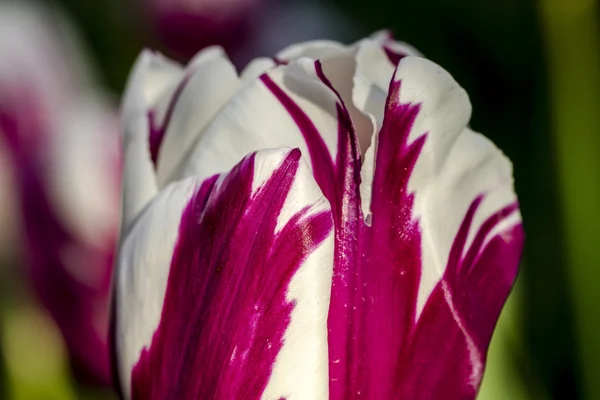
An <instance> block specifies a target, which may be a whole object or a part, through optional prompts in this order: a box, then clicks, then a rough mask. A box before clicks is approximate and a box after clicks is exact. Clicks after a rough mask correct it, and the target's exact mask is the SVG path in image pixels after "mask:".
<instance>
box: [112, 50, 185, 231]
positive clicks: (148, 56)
mask: <svg viewBox="0 0 600 400" xmlns="http://www.w3.org/2000/svg"><path fill="white" fill-rule="evenodd" d="M180 76H181V71H180V70H179V69H178V68H177V67H176V66H175V65H174V64H172V63H171V62H169V61H167V60H166V59H164V58H163V57H162V56H160V55H154V54H153V53H151V52H149V51H143V52H142V54H140V56H139V57H138V59H137V61H136V63H135V65H134V67H133V71H132V73H131V76H130V77H129V82H128V83H127V88H126V89H125V95H124V98H123V105H122V110H123V111H122V113H123V131H124V132H123V152H124V165H123V212H122V229H123V230H127V229H128V227H129V225H130V224H131V222H132V221H133V220H134V219H135V217H136V216H137V214H138V213H139V212H140V211H141V210H142V209H143V208H144V207H145V206H146V204H147V203H148V201H150V199H152V198H153V197H154V196H155V195H156V193H157V190H158V185H157V182H156V174H155V172H154V164H153V163H152V159H151V157H150V146H149V138H148V135H149V132H150V130H149V129H150V127H149V121H148V111H149V108H150V107H152V106H154V105H155V104H156V103H157V102H158V101H159V99H160V97H161V95H164V94H165V92H167V91H169V90H170V88H171V87H172V86H173V85H174V83H175V82H176V81H177V79H178V78H179V77H180Z"/></svg>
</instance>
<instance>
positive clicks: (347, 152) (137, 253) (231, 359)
mask: <svg viewBox="0 0 600 400" xmlns="http://www.w3.org/2000/svg"><path fill="white" fill-rule="evenodd" d="M123 104H124V106H123V120H124V147H125V160H124V175H123V176H124V193H123V199H124V204H123V219H122V224H123V225H122V232H123V235H122V237H121V243H120V248H119V259H118V262H117V266H118V267H117V268H118V269H117V271H116V278H115V289H116V290H115V295H116V313H115V316H116V325H115V326H116V329H115V335H116V337H115V341H116V350H117V351H116V355H117V361H118V363H117V364H118V367H119V377H120V380H121V389H122V391H123V394H124V395H125V398H132V399H157V400H158V399H163V398H165V397H169V396H173V397H176V398H199V399H212V398H219V399H220V398H223V399H237V398H244V399H257V398H276V399H278V398H301V399H315V400H316V399H323V400H325V399H336V400H338V399H339V400H342V399H343V400H348V399H359V398H367V399H389V398H408V399H415V398H432V399H440V398H452V399H458V398H460V399H469V398H474V397H475V396H476V394H477V390H478V389H479V385H480V382H481V379H482V376H483V371H484V368H485V364H486V354H487V349H488V345H489V342H490V338H491V335H492V332H493V330H494V327H495V324H496V321H497V318H498V315H499V313H500V310H501V308H502V306H503V304H504V301H505V300H506V298H507V296H508V293H509V292H510V290H511V288H512V284H513V282H514V279H515V277H516V274H517V268H518V264H519V259H520V254H521V248H522V245H523V231H522V225H521V215H520V211H519V208H518V204H517V199H516V194H515V192H514V189H513V179H512V166H511V163H510V161H509V160H508V159H507V158H506V157H505V156H504V155H503V154H502V153H501V152H500V151H499V150H498V149H497V148H496V147H495V146H494V145H493V143H492V142H491V141H489V140H488V139H486V138H485V137H484V136H482V135H481V134H478V133H476V132H474V131H472V130H471V129H470V128H469V127H468V123H469V120H470V118H471V104H470V102H469V99H468V96H467V94H466V92H465V91H464V90H463V89H462V88H461V87H460V86H459V85H458V84H457V83H456V81H454V79H453V78H452V77H451V76H450V74H449V73H448V72H446V71H445V70H444V69H442V68H441V67H439V66H438V65H436V64H434V63H433V62H431V61H429V60H426V59H424V58H422V57H419V56H418V53H416V51H415V50H414V49H412V48H411V47H410V46H407V45H405V44H402V43H398V42H395V41H393V40H392V39H391V38H390V37H389V35H388V34H386V33H385V32H384V33H381V34H377V35H375V36H373V37H371V38H366V39H364V40H361V41H359V42H357V43H355V44H353V45H350V46H345V45H342V44H340V43H337V42H334V41H329V40H320V41H314V42H307V43H300V44H296V45H292V46H290V47H288V48H286V49H284V50H283V51H281V52H280V53H278V54H277V55H276V56H275V57H272V58H258V59H256V60H254V61H253V62H251V63H250V64H248V66H247V67H246V68H245V69H244V70H243V71H242V72H241V73H240V74H238V73H237V71H236V69H235V68H234V66H233V65H232V63H231V62H230V61H229V60H228V59H227V57H226V56H225V55H224V53H223V51H221V50H220V49H217V48H209V49H205V50H204V51H202V52H200V53H198V54H197V55H196V56H195V57H194V58H193V59H192V61H191V62H190V63H189V64H188V66H187V67H186V68H181V67H180V66H179V65H176V64H175V63H173V62H171V61H170V60H168V59H165V58H164V57H162V56H161V55H159V54H154V53H151V52H144V53H142V55H141V56H140V58H139V59H138V62H137V63H136V65H135V67H134V70H133V73H132V76H131V79H130V82H129V86H128V88H127V90H126V93H125V96H124V102H123ZM148 148H150V149H153V150H152V151H151V152H150V153H149V152H148Z"/></svg>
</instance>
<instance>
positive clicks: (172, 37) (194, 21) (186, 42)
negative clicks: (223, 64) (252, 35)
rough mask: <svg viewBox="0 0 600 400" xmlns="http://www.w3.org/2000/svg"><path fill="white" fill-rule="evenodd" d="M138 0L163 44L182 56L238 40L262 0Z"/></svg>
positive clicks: (233, 44) (237, 43) (244, 33)
mask: <svg viewBox="0 0 600 400" xmlns="http://www.w3.org/2000/svg"><path fill="white" fill-rule="evenodd" d="M138 1H140V4H141V6H142V7H144V10H146V12H147V13H148V17H149V20H150V22H151V24H152V26H153V28H154V30H155V32H156V34H157V35H158V36H159V38H160V39H161V40H162V41H163V42H164V44H165V45H166V46H167V47H168V48H169V49H171V50H173V51H174V52H176V53H178V54H180V55H182V56H191V55H193V54H194V53H195V52H196V51H198V49H201V48H204V47H206V46H210V45H213V44H219V45H222V46H225V47H227V48H231V47H235V46H236V45H239V44H242V43H243V40H241V39H242V37H244V36H245V35H246V33H247V32H246V30H247V28H248V26H249V23H250V22H251V21H252V19H253V11H255V9H256V7H257V6H258V5H259V4H260V3H261V2H262V1H263V0H138ZM144 3H145V4H144Z"/></svg>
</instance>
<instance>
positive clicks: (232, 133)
mask: <svg viewBox="0 0 600 400" xmlns="http://www.w3.org/2000/svg"><path fill="white" fill-rule="evenodd" d="M338 108H339V104H338V96H337V95H336V93H335V92H334V91H333V90H331V88H330V87H328V86H327V85H326V84H325V83H324V82H323V81H322V80H321V79H320V78H319V75H318V70H317V68H316V64H315V62H314V61H311V60H309V59H301V60H298V61H294V62H292V63H290V64H289V65H286V66H280V67H278V68H275V69H272V70H270V71H269V72H267V73H265V74H263V75H262V76H261V77H260V78H259V79H257V80H254V81H252V82H249V83H247V84H246V85H244V86H243V87H242V89H240V90H239V91H238V92H237V93H236V95H235V96H234V97H233V98H232V99H231V100H230V101H229V102H228V103H227V104H226V105H225V106H224V107H223V108H222V109H221V110H220V111H219V113H218V114H217V115H216V116H215V117H214V119H213V121H212V122H211V123H210V124H209V125H208V126H207V128H206V130H205V131H204V133H203V134H202V135H201V136H200V137H199V138H198V141H197V142H196V145H195V147H194V149H193V151H191V152H190V154H189V156H188V158H187V160H186V163H185V164H183V165H184V167H183V168H182V169H181V171H180V172H179V173H178V174H177V175H175V176H174V178H182V177H188V176H194V175H200V176H209V175H212V174H215V173H220V172H223V171H227V170H229V169H230V168H232V167H233V165H235V164H236V163H237V160H239V159H241V158H242V157H244V156H245V155H246V154H248V153H250V152H253V151H257V150H260V149H268V148H277V147H292V148H294V147H297V148H299V149H300V150H301V151H302V154H303V155H304V156H305V157H306V158H307V159H309V160H310V165H311V166H312V168H313V171H314V172H315V173H316V174H318V173H321V172H319V171H324V170H323V169H321V168H320V166H321V165H328V164H331V163H332V162H333V160H335V158H336V155H337V147H338V113H339V110H338ZM310 142H315V143H318V145H315V146H317V147H318V148H319V149H320V151H319V152H316V153H315V152H312V151H310V148H313V147H315V146H312V147H311V146H310V144H309V143H310ZM321 150H322V151H321ZM332 179H333V178H332ZM317 180H318V179H317Z"/></svg>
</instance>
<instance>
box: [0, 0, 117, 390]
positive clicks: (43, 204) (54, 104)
mask: <svg viewBox="0 0 600 400" xmlns="http://www.w3.org/2000/svg"><path fill="white" fill-rule="evenodd" d="M65 24H66V21H65V20H64V19H63V18H62V17H61V16H59V15H53V14H51V13H50V12H49V11H48V10H47V9H44V8H41V7H40V8H35V7H32V6H31V5H27V4H26V3H22V2H19V3H18V4H17V3H15V4H10V3H8V4H4V5H2V6H1V7H0V52H1V53H2V57H1V60H0V87H1V88H2V90H1V91H0V137H2V138H3V139H4V143H5V146H6V149H7V151H8V153H9V155H10V157H9V158H10V160H11V163H12V165H13V168H12V169H13V171H14V173H15V178H14V182H15V186H16V187H17V190H18V196H19V198H20V202H19V203H20V204H19V205H20V211H21V212H20V214H21V216H20V220H21V221H22V225H23V226H22V228H21V231H22V233H23V235H22V236H23V237H22V238H21V242H22V250H23V262H24V264H25V266H26V267H27V268H26V271H27V276H28V277H29V278H30V279H31V284H32V287H33V289H34V292H35V294H36V295H37V297H38V298H39V300H40V301H41V303H42V304H43V306H44V307H45V308H46V309H47V311H48V312H49V314H50V315H51V316H52V318H53V319H54V321H55V322H56V324H57V326H58V328H59V329H60V332H61V333H62V336H63V338H64V341H65V344H66V346H67V348H68V350H69V355H70V359H71V362H72V365H73V367H74V371H75V372H77V374H78V375H79V376H80V377H81V378H82V379H84V380H85V381H86V382H89V383H100V384H108V383H109V382H110V374H109V364H108V359H109V357H108V354H109V352H108V347H107V338H108V336H107V333H108V314H109V307H108V303H109V300H110V297H109V293H110V290H109V289H110V281H111V270H112V262H113V255H114V250H115V246H116V236H117V231H118V204H119V196H120V188H119V186H120V180H119V174H120V171H119V166H120V155H119V137H118V135H117V132H118V124H117V120H116V117H115V115H114V112H113V110H112V108H111V107H110V105H109V104H108V102H107V101H106V100H104V99H102V98H101V97H100V95H99V94H98V93H97V92H96V91H95V90H94V88H93V87H92V86H91V78H90V77H89V76H87V73H86V71H87V70H88V68H87V66H86V65H85V63H84V62H83V59H82V58H81V57H80V54H81V52H80V49H79V47H78V46H77V45H76V43H75V38H74V36H73V32H72V31H70V30H69V28H68V25H65Z"/></svg>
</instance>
